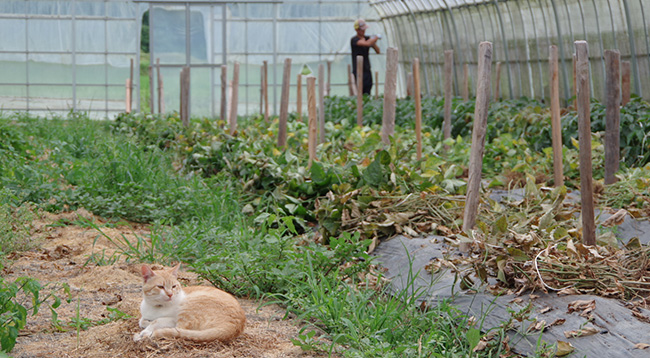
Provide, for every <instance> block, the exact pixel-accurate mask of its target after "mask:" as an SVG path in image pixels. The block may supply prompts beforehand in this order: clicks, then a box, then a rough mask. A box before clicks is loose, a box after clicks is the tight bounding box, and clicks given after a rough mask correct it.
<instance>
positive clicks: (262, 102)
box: [260, 65, 264, 115]
mask: <svg viewBox="0 0 650 358" xmlns="http://www.w3.org/2000/svg"><path fill="white" fill-rule="evenodd" d="M260 115H264V65H262V66H260Z"/></svg>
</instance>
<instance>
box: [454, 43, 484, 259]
mask: <svg viewBox="0 0 650 358" xmlns="http://www.w3.org/2000/svg"><path fill="white" fill-rule="evenodd" d="M491 76H492V43H491V42H487V41H485V42H481V44H480V45H479V56H478V82H477V87H476V105H475V109H474V127H473V130H472V148H471V150H470V157H469V178H468V180H467V199H466V200H465V211H464V216H463V217H464V218H463V231H464V232H466V233H469V232H470V231H471V230H472V229H473V228H474V226H475V225H476V216H477V215H478V205H479V194H480V189H481V172H482V169H483V153H484V151H485V133H486V128H487V115H488V107H489V104H490V78H491ZM460 249H461V251H468V249H469V247H467V246H466V245H462V246H461V248H460Z"/></svg>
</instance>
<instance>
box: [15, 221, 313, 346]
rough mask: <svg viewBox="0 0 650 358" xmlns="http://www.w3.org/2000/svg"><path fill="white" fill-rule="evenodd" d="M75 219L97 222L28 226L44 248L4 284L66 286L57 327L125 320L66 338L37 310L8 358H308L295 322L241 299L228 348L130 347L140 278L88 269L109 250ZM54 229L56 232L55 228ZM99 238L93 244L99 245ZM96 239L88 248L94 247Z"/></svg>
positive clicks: (117, 267) (118, 269) (122, 267)
mask: <svg viewBox="0 0 650 358" xmlns="http://www.w3.org/2000/svg"><path fill="white" fill-rule="evenodd" d="M79 215H81V216H83V217H85V218H87V219H90V220H98V219H97V218H96V217H94V216H92V215H91V214H89V213H88V212H85V211H83V210H80V211H77V212H74V213H64V214H57V215H53V214H49V213H45V214H43V217H42V218H41V219H39V220H38V221H37V222H35V223H34V228H33V236H32V237H33V239H34V240H42V245H41V246H40V249H38V250H35V251H31V252H26V253H23V254H21V255H19V256H17V257H15V258H14V260H13V263H12V265H11V266H10V267H8V268H6V269H5V271H4V273H3V276H5V277H6V278H7V279H13V278H17V277H20V276H29V277H33V278H36V279H38V280H39V282H41V283H42V284H46V283H56V282H65V283H68V284H69V285H70V287H71V289H72V301H71V302H69V303H66V302H65V301H64V303H63V304H62V305H61V307H59V309H57V313H58V316H59V317H58V318H59V320H60V322H61V323H62V324H63V325H65V324H67V323H69V322H71V320H72V319H74V318H76V317H80V318H81V319H83V320H85V321H87V322H90V320H92V321H95V322H97V321H99V320H102V319H105V318H107V317H109V314H110V313H111V312H109V311H108V310H107V307H111V308H114V309H118V310H119V311H121V312H124V313H126V314H128V315H130V316H131V317H130V318H127V319H120V320H114V321H111V322H110V323H106V324H101V325H96V326H92V327H90V328H88V329H87V330H82V331H79V333H78V334H77V330H76V328H70V327H66V330H67V331H61V330H60V329H55V328H54V327H53V326H52V320H51V314H50V312H49V310H48V309H47V308H45V309H42V310H41V311H40V312H39V314H38V315H37V316H36V317H28V322H27V326H26V328H25V329H24V330H23V331H21V333H20V336H19V338H18V341H17V344H16V347H15V348H14V350H13V351H12V353H11V355H12V356H13V357H16V358H21V357H57V358H62V357H171V356H173V357H175V358H185V357H314V356H319V355H314V354H313V353H304V352H302V350H301V349H300V348H299V347H296V346H294V345H293V344H292V343H291V339H292V338H294V337H296V336H297V334H298V331H299V328H298V326H297V322H292V321H291V320H283V319H282V318H283V316H284V311H283V310H282V309H281V308H280V307H278V306H274V305H270V306H264V307H261V308H259V307H260V302H258V301H253V300H247V299H240V300H239V301H240V303H241V304H242V306H243V308H244V310H245V311H246V318H247V323H246V329H245V331H244V334H243V335H242V336H240V337H238V338H237V339H235V340H234V341H232V342H230V343H228V344H222V343H219V342H215V343H211V344H194V343H188V342H184V341H179V340H158V341H152V340H145V341H143V342H138V343H135V342H133V339H132V337H133V334H134V333H136V332H138V331H139V327H138V318H139V306H140V302H141V299H142V298H141V297H142V296H141V280H142V279H141V276H140V273H139V270H140V265H139V264H128V263H125V262H116V263H114V264H111V265H105V266H97V265H96V264H94V263H87V261H88V258H89V257H90V255H91V254H92V253H98V254H100V255H101V253H104V257H110V255H111V254H112V253H113V252H114V251H115V247H114V245H113V244H112V243H111V242H110V241H109V240H107V239H106V238H104V237H101V236H100V235H99V233H98V232H97V231H96V230H94V229H89V228H83V227H80V226H77V225H61V224H62V223H64V222H68V223H69V222H73V221H74V220H76V219H77V218H78V216H79ZM57 223H59V224H57ZM102 231H103V232H104V233H106V234H107V235H108V236H110V237H112V238H117V237H121V235H124V237H126V238H127V239H132V238H134V234H136V235H138V236H140V237H146V236H147V234H148V228H147V227H146V226H143V225H132V226H131V225H130V226H118V227H115V228H108V227H107V228H102ZM98 236H99V238H98ZM95 239H97V241H96V244H95V245H94V247H93V241H94V240H95ZM180 279H181V281H182V282H183V283H184V284H197V283H198V278H197V276H196V275H195V274H193V273H190V272H183V273H181V275H180Z"/></svg>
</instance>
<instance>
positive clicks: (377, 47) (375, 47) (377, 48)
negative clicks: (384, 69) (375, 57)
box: [372, 43, 381, 53]
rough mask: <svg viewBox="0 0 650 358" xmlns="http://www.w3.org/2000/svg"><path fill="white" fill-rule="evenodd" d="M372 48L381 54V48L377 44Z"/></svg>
mask: <svg viewBox="0 0 650 358" xmlns="http://www.w3.org/2000/svg"><path fill="white" fill-rule="evenodd" d="M372 48H374V49H375V52H376V53H381V51H379V46H377V44H376V43H375V44H373V45H372Z"/></svg>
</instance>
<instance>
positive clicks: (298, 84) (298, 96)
mask: <svg viewBox="0 0 650 358" xmlns="http://www.w3.org/2000/svg"><path fill="white" fill-rule="evenodd" d="M307 100H309V99H307ZM296 113H297V114H298V122H302V74H300V73H299V74H298V77H297V78H296Z"/></svg>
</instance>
